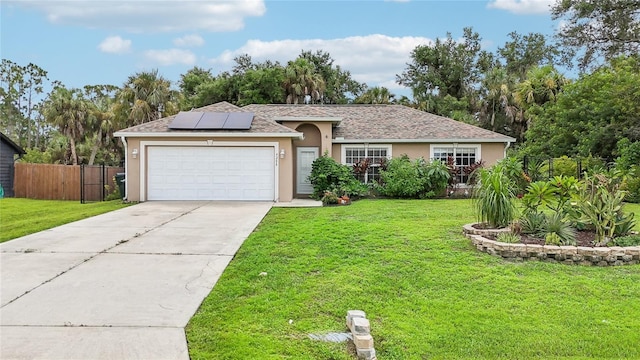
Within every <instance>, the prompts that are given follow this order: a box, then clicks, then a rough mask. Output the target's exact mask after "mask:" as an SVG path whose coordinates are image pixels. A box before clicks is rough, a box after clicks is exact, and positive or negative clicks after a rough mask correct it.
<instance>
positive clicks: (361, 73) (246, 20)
mask: <svg viewBox="0 0 640 360" xmlns="http://www.w3.org/2000/svg"><path fill="white" fill-rule="evenodd" d="M551 3H553V0H491V1H479V0H476V1H425V0H412V1H262V0H232V1H210V0H209V1H152V0H133V1H131V0H129V1H123V0H111V1H96V0H65V1H57V0H48V1H33V0H3V1H2V2H1V3H0V4H1V5H0V11H1V13H0V20H1V25H0V30H1V35H0V53H1V55H2V58H5V59H9V60H11V61H13V62H16V63H18V64H21V65H27V64H28V63H30V62H33V63H35V64H36V65H38V66H40V67H42V68H43V69H44V70H46V71H48V72H49V79H50V80H59V81H61V82H62V83H63V84H65V85H66V86H68V87H82V86H84V85H90V84H113V85H118V86H120V85H122V84H123V83H124V82H125V81H126V79H127V77H128V76H129V75H132V74H134V73H136V72H140V71H146V70H151V69H158V70H159V73H160V74H161V75H162V76H164V77H165V78H167V79H169V80H171V81H172V82H173V83H174V85H175V86H177V85H176V84H177V81H178V80H179V79H180V74H184V73H185V72H186V71H187V70H189V69H190V68H192V67H193V66H199V67H203V68H207V69H209V68H210V69H211V70H212V72H213V73H214V74H218V73H219V72H221V71H225V70H230V69H231V67H232V66H233V58H234V57H235V56H237V55H240V54H243V53H248V54H249V55H251V56H252V58H253V59H254V60H255V61H264V60H266V59H270V60H273V61H276V60H277V61H280V62H281V63H283V64H286V62H287V61H289V60H293V59H295V58H296V57H297V56H298V54H300V52H301V50H303V49H304V50H313V51H315V50H318V49H322V50H324V51H327V52H329V53H330V54H331V55H332V57H333V58H334V60H335V63H336V64H338V65H340V66H341V67H342V68H343V69H346V70H349V71H351V73H352V75H353V77H354V78H355V79H356V80H358V81H361V82H366V83H367V84H368V85H369V86H386V87H388V88H389V89H391V90H392V92H394V93H396V94H401V95H404V94H406V95H408V93H409V92H408V90H407V89H403V88H401V87H400V86H399V85H397V84H396V83H395V75H396V74H399V73H401V72H402V71H403V69H404V68H405V64H406V63H407V62H408V61H409V60H410V57H409V56H410V52H411V50H412V49H413V48H415V46H417V45H419V44H429V42H431V41H433V40H434V39H436V38H439V37H445V36H446V33H447V32H451V33H452V35H453V37H454V38H458V37H460V36H461V34H462V29H463V28H464V27H466V26H471V27H473V29H474V30H475V31H477V32H478V33H479V34H480V35H481V36H482V38H483V46H484V48H485V49H487V50H490V51H495V50H496V49H497V47H499V46H502V45H503V44H504V42H505V41H506V40H507V35H508V34H509V33H510V32H512V31H517V32H518V33H520V34H527V33H530V32H539V33H543V34H546V35H552V34H553V33H554V30H555V28H556V27H557V24H555V23H554V22H553V21H552V20H551V17H550V15H549V6H550V4H551Z"/></svg>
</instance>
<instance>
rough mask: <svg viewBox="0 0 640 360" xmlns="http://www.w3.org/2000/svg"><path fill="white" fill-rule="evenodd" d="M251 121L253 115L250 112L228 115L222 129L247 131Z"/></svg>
mask: <svg viewBox="0 0 640 360" xmlns="http://www.w3.org/2000/svg"><path fill="white" fill-rule="evenodd" d="M252 121H253V113H250V112H236V113H229V117H228V118H227V121H226V122H225V123H224V126H223V127H222V128H223V129H225V130H249V129H251V122H252Z"/></svg>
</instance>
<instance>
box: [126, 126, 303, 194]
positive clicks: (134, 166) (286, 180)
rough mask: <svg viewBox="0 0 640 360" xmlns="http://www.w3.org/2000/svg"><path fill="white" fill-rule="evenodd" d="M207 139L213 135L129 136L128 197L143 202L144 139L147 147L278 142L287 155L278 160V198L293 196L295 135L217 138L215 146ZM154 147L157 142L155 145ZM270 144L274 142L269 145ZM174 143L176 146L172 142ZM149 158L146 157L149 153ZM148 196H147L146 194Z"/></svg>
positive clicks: (280, 148) (279, 149) (214, 142)
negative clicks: (142, 160)
mask: <svg viewBox="0 0 640 360" xmlns="http://www.w3.org/2000/svg"><path fill="white" fill-rule="evenodd" d="M207 140H211V137H209V136H208V137H202V138H200V137H197V138H178V137H176V138H143V139H140V138H128V139H127V169H126V172H127V178H126V181H127V199H128V200H129V201H140V199H142V197H141V196H140V195H141V194H140V174H141V171H140V170H141V166H145V173H146V164H141V163H140V158H141V155H142V153H143V151H146V149H143V148H141V146H140V141H143V142H144V143H145V144H147V146H148V145H149V144H148V143H149V142H168V141H171V142H184V144H181V145H182V146H216V145H218V146H225V145H224V143H253V144H259V143H261V142H262V143H278V147H279V148H278V149H277V150H278V151H281V150H282V149H284V151H285V157H284V158H280V157H278V158H277V161H278V180H277V182H278V183H277V186H278V199H277V200H278V201H283V202H288V201H291V200H292V199H293V180H292V179H293V146H292V139H291V138H241V137H238V138H217V139H215V138H214V139H213V143H212V145H208V144H207ZM151 145H152V146H153V144H151ZM266 145H270V144H266ZM169 146H172V145H169ZM133 149H138V156H137V157H136V158H135V159H134V158H133V154H132V151H133ZM145 159H146V156H145ZM145 198H146V196H145Z"/></svg>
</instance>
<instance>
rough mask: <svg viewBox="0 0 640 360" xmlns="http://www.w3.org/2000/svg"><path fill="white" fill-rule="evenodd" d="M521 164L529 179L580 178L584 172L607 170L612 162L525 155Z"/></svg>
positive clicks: (589, 158) (595, 159) (591, 158)
mask: <svg viewBox="0 0 640 360" xmlns="http://www.w3.org/2000/svg"><path fill="white" fill-rule="evenodd" d="M522 165H523V168H524V172H525V173H526V174H527V175H528V176H529V177H530V178H531V181H538V180H547V179H550V178H552V177H554V176H558V175H564V176H574V177H576V178H577V179H581V178H582V177H583V176H584V173H585V172H592V171H603V170H605V171H609V170H611V168H612V167H613V165H614V163H613V162H612V161H610V160H607V159H602V158H595V157H588V158H569V157H566V156H563V157H560V158H549V157H534V156H525V157H524V159H523V161H522Z"/></svg>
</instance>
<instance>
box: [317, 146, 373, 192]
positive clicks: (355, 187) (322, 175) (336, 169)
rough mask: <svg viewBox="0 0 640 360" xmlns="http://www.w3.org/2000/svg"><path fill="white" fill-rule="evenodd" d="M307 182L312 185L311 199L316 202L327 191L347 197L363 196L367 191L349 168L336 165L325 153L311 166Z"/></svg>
mask: <svg viewBox="0 0 640 360" xmlns="http://www.w3.org/2000/svg"><path fill="white" fill-rule="evenodd" d="M309 181H311V184H312V185H313V194H312V195H311V197H312V198H314V199H316V200H321V199H322V197H323V196H324V195H325V193H326V192H328V191H329V192H333V193H335V194H336V195H337V196H342V195H347V196H349V197H358V196H363V195H366V193H367V191H368V188H367V186H366V185H365V184H362V183H361V182H360V181H358V180H357V179H356V178H355V176H354V175H353V172H352V171H351V168H350V167H349V166H347V165H342V164H338V163H337V162H336V161H335V160H334V159H333V158H332V157H329V156H328V155H327V154H326V153H325V154H324V155H323V156H320V157H319V158H317V159H315V160H314V161H313V164H311V175H309Z"/></svg>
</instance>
